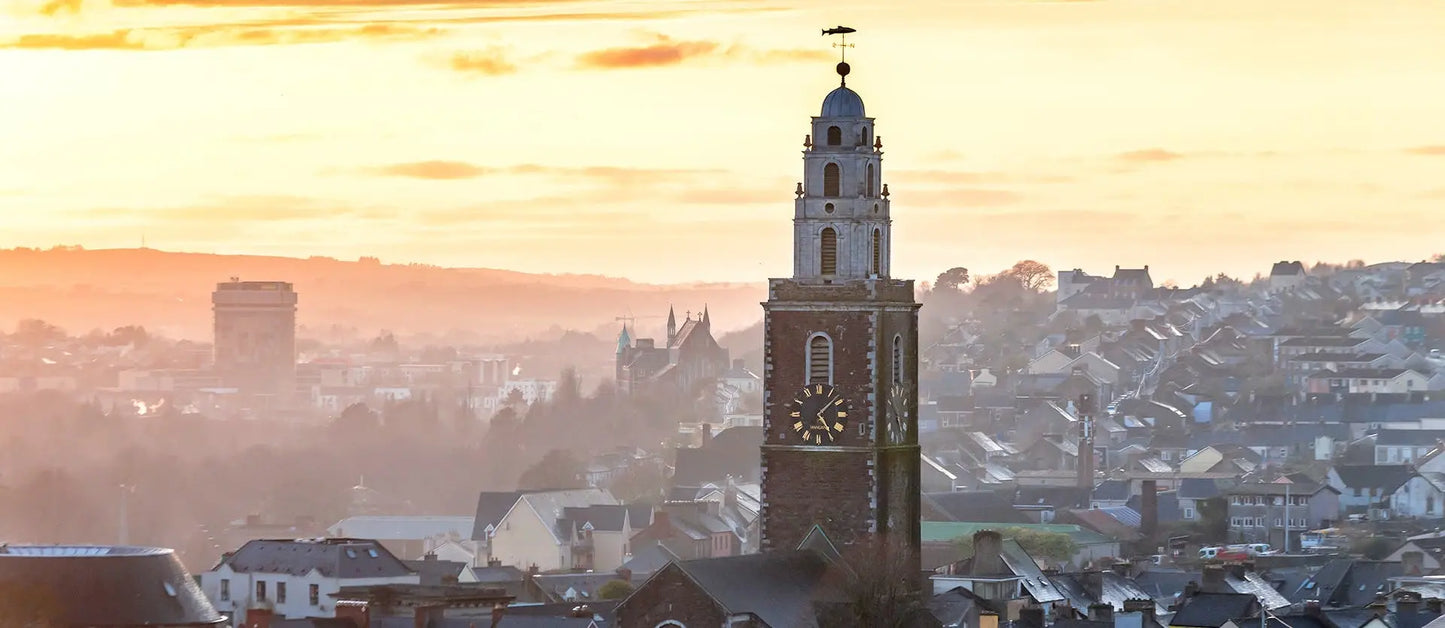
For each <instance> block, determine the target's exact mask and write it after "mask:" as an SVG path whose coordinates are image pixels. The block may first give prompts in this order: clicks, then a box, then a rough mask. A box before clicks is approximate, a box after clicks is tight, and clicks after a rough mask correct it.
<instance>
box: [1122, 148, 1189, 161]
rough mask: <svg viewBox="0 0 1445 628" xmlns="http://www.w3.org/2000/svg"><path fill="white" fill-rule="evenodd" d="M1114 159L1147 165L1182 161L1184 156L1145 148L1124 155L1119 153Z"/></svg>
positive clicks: (1160, 149) (1159, 149)
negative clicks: (1149, 163)
mask: <svg viewBox="0 0 1445 628" xmlns="http://www.w3.org/2000/svg"><path fill="white" fill-rule="evenodd" d="M1116 157H1117V158H1119V159H1121V160H1123V161H1128V162H1133V163H1148V162H1160V161H1174V160H1176V159H1183V158H1184V155H1182V154H1180V153H1175V152H1171V151H1167V150H1164V149H1162V148H1146V149H1143V150H1133V151H1129V152H1126V153H1119V154H1118V155H1116Z"/></svg>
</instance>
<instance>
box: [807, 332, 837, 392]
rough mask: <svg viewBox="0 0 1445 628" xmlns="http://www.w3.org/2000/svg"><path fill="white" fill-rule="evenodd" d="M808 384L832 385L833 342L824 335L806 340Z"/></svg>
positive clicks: (815, 335)
mask: <svg viewBox="0 0 1445 628" xmlns="http://www.w3.org/2000/svg"><path fill="white" fill-rule="evenodd" d="M808 383H809V384H831V383H833V341H832V340H831V339H829V338H828V336H826V335H824V334H814V335H813V337H812V338H809V339H808Z"/></svg>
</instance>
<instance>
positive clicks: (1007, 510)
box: [922, 491, 1030, 523]
mask: <svg viewBox="0 0 1445 628" xmlns="http://www.w3.org/2000/svg"><path fill="white" fill-rule="evenodd" d="M922 507H923V513H924V516H923V518H924V519H928V520H930V521H978V522H986V523H1030V521H1029V518H1028V517H1026V516H1024V514H1023V513H1021V512H1019V511H1018V510H1015V509H1014V507H1013V504H1012V503H1011V502H1009V500H1007V499H1004V498H1003V497H1001V496H1000V495H999V494H998V493H995V492H993V491H959V492H956V493H924V494H923V503H922Z"/></svg>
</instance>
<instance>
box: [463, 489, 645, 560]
mask: <svg viewBox="0 0 1445 628" xmlns="http://www.w3.org/2000/svg"><path fill="white" fill-rule="evenodd" d="M618 504H619V502H618V501H617V498H615V497H613V496H612V493H609V492H607V491H606V490H604V489H598V488H589V489H577V490H567V491H547V492H539V493H527V494H524V495H522V496H520V497H519V498H518V499H517V501H516V502H515V503H513V504H512V507H511V508H510V509H509V510H508V511H507V514H505V515H503V516H502V518H501V519H500V520H499V521H498V522H497V523H496V525H495V528H494V529H493V530H492V532H491V539H490V542H491V554H492V558H493V559H496V560H499V561H501V564H503V565H513V566H516V567H518V568H520V569H527V568H529V567H532V566H536V567H537V568H538V569H540V570H542V571H555V570H562V569H572V568H574V567H575V566H577V565H578V564H579V563H582V562H584V561H582V560H580V559H583V558H584V556H585V555H586V554H588V552H586V551H584V549H585V548H584V544H583V542H582V541H581V540H579V538H578V536H577V534H576V532H577V530H578V529H583V528H585V525H586V523H588V522H586V521H584V522H581V523H576V522H573V521H572V520H571V519H569V517H568V513H567V512H566V510H567V509H569V508H587V507H588V506H602V505H618ZM574 523H575V525H576V529H574V528H573V525H574ZM559 524H560V525H559ZM593 527H594V528H595V527H597V526H596V525H595V524H594V526H593ZM612 541H613V539H612V538H611V537H610V536H609V535H603V536H601V537H600V538H598V537H596V536H595V535H594V538H593V540H592V545H593V548H592V551H591V552H590V554H591V558H592V559H593V560H592V562H593V564H592V565H591V567H590V568H592V569H616V568H617V567H618V566H619V565H621V564H622V563H621V561H620V560H619V561H617V564H614V565H610V566H609V565H607V564H604V558H605V559H607V560H606V561H605V562H612V561H611V557H612V556H614V555H616V556H621V555H622V554H624V552H623V551H621V550H623V549H626V548H623V547H621V546H622V545H623V544H625V541H619V542H617V543H616V545H618V548H617V550H618V551H615V552H614V551H613V548H612V545H613V543H612ZM601 544H606V546H607V547H606V548H605V549H604V548H602V547H601V546H600V545H601Z"/></svg>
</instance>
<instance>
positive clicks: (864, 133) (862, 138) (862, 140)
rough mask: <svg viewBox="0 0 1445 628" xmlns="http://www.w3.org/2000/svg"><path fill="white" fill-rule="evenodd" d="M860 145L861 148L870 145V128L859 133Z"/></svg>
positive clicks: (864, 128)
mask: <svg viewBox="0 0 1445 628" xmlns="http://www.w3.org/2000/svg"><path fill="white" fill-rule="evenodd" d="M858 145H859V146H867V145H868V127H866V126H865V127H863V128H862V129H861V130H859V131H858Z"/></svg>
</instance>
